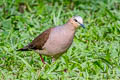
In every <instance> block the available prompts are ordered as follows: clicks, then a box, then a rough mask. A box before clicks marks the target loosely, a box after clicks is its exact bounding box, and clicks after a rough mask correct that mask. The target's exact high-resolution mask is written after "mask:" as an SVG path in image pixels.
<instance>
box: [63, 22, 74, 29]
mask: <svg viewBox="0 0 120 80" xmlns="http://www.w3.org/2000/svg"><path fill="white" fill-rule="evenodd" d="M64 27H65V28H66V29H69V30H72V31H75V30H76V27H75V26H74V25H73V24H72V23H70V22H67V23H66V24H64Z"/></svg>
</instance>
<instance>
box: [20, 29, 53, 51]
mask: <svg viewBox="0 0 120 80" xmlns="http://www.w3.org/2000/svg"><path fill="white" fill-rule="evenodd" d="M51 29H52V28H50V29H48V30H46V31H44V32H43V33H41V34H40V35H39V36H37V37H36V38H35V39H34V40H33V41H32V42H31V43H29V44H28V45H27V46H25V47H24V48H21V49H18V51H30V50H42V47H43V46H44V44H45V42H46V41H47V40H48V38H49V34H50V32H51Z"/></svg>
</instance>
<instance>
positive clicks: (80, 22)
mask: <svg viewBox="0 0 120 80" xmlns="http://www.w3.org/2000/svg"><path fill="white" fill-rule="evenodd" d="M70 23H72V24H73V26H75V27H76V28H77V27H78V26H81V27H83V28H85V26H84V24H83V19H82V17H80V16H73V17H72V18H71V19H70Z"/></svg>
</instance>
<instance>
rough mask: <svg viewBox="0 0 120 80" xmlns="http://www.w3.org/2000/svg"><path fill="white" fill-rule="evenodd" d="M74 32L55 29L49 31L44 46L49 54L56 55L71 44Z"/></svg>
mask: <svg viewBox="0 0 120 80" xmlns="http://www.w3.org/2000/svg"><path fill="white" fill-rule="evenodd" d="M73 37H74V32H73V31H69V30H59V31H57V30H55V31H52V32H51V33H50V36H49V39H48V40H47V42H46V44H45V45H44V48H45V49H46V50H47V51H48V52H49V53H50V54H51V55H53V56H54V55H56V54H60V53H63V52H65V51H66V50H67V49H68V48H69V47H70V45H71V44H72V41H73Z"/></svg>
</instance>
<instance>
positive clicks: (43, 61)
mask: <svg viewBox="0 0 120 80" xmlns="http://www.w3.org/2000/svg"><path fill="white" fill-rule="evenodd" d="M40 59H41V61H42V63H43V64H45V61H44V59H43V58H42V55H41V54H40Z"/></svg>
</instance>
